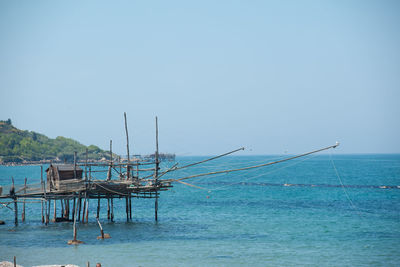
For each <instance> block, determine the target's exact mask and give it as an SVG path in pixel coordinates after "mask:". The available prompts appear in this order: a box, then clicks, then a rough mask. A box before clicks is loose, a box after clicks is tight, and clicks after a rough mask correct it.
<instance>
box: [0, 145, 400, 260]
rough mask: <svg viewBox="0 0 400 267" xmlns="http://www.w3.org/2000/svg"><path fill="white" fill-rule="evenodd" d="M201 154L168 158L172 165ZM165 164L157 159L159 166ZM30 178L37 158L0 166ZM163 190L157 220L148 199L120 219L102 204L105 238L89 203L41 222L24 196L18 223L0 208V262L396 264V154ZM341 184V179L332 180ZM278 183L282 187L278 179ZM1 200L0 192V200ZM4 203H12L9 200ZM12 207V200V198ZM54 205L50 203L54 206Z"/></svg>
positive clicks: (219, 163) (34, 178) (7, 173)
mask: <svg viewBox="0 0 400 267" xmlns="http://www.w3.org/2000/svg"><path fill="white" fill-rule="evenodd" d="M205 158H206V157H178V158H177V162H179V165H184V164H187V163H190V162H195V161H199V160H202V159H205ZM279 158H281V156H230V157H225V158H221V159H217V160H215V161H212V162H207V163H205V164H203V165H201V166H195V167H192V168H187V169H183V170H181V171H177V172H175V173H172V174H170V175H169V176H164V177H163V178H179V177H184V176H187V175H193V174H197V173H202V172H207V171H213V170H223V169H229V168H238V167H244V166H249V165H255V164H258V163H264V162H268V161H270V160H275V159H279ZM173 164H174V163H171V162H168V163H164V165H163V168H168V166H172V165H173ZM11 176H13V177H14V179H15V181H16V183H17V184H23V180H24V178H25V177H28V183H39V182H40V166H19V167H7V166H0V185H2V186H5V185H9V184H10V182H11ZM186 182H189V183H191V184H194V185H196V186H199V187H202V188H203V189H199V188H194V187H189V186H186V185H183V184H174V187H173V188H172V190H170V191H168V192H163V193H162V194H161V198H160V202H159V221H158V222H155V221H154V200H152V199H133V201H132V205H133V220H132V221H131V222H126V216H125V201H124V199H121V200H116V201H115V213H116V215H115V219H116V221H115V222H114V223H112V222H109V221H107V215H106V203H105V202H103V203H102V209H101V212H100V214H101V215H100V220H101V222H102V224H103V228H104V231H105V233H109V234H110V235H111V237H112V238H111V239H108V240H97V239H96V237H97V236H98V235H99V228H98V225H97V223H96V220H95V214H94V213H95V212H96V205H97V201H91V202H90V217H89V223H88V224H78V239H79V240H82V241H84V242H85V243H84V244H82V245H79V246H69V245H67V241H68V240H70V239H72V224H71V223H56V224H55V223H51V224H50V225H48V226H45V225H43V224H42V223H41V217H40V204H38V203H29V204H27V210H26V217H27V220H26V221H25V222H24V223H20V224H19V226H18V227H14V225H13V216H14V215H13V212H12V211H11V210H9V209H8V208H4V206H3V208H0V220H4V221H5V222H6V225H0V261H4V260H8V261H12V259H13V256H16V257H17V263H18V264H21V265H23V266H32V265H40V264H67V263H70V264H76V265H79V266H86V263H87V262H88V261H89V262H90V266H95V263H96V262H101V263H102V266H103V267H104V266H399V264H400V189H399V188H397V187H396V188H379V186H400V155H373V154H369V155H339V154H336V153H333V154H330V153H329V154H319V155H317V156H310V157H308V158H305V159H304V158H301V159H298V160H294V161H289V162H286V163H282V164H277V165H274V166H269V167H264V168H259V169H253V170H248V171H243V172H236V173H228V174H224V175H216V176H209V177H200V178H198V179H193V180H186ZM342 184H343V185H346V187H342V186H341V185H342ZM285 185H286V186H285ZM0 201H2V202H4V200H0ZM11 207H12V205H11ZM19 207H20V208H21V205H20V206H19ZM58 208H60V205H58Z"/></svg>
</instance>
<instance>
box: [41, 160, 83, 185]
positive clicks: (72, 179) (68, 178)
mask: <svg viewBox="0 0 400 267" xmlns="http://www.w3.org/2000/svg"><path fill="white" fill-rule="evenodd" d="M46 173H47V189H49V190H66V189H68V188H71V189H72V188H75V187H76V186H80V185H81V184H82V173H83V170H82V169H81V168H80V167H79V166H76V165H74V164H50V167H49V168H48V169H47V170H46Z"/></svg>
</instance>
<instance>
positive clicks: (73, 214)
mask: <svg viewBox="0 0 400 267" xmlns="http://www.w3.org/2000/svg"><path fill="white" fill-rule="evenodd" d="M75 206H76V197H75V196H74V202H73V204H72V220H73V221H75V213H76V212H75Z"/></svg>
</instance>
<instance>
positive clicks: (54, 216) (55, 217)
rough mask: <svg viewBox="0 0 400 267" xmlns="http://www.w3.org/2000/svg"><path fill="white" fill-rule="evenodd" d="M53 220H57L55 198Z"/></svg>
mask: <svg viewBox="0 0 400 267" xmlns="http://www.w3.org/2000/svg"><path fill="white" fill-rule="evenodd" d="M53 213H54V214H53V222H56V220H57V199H56V198H54V210H53Z"/></svg>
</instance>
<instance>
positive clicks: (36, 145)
mask: <svg viewBox="0 0 400 267" xmlns="http://www.w3.org/2000/svg"><path fill="white" fill-rule="evenodd" d="M86 148H88V158H89V159H92V160H100V159H101V158H103V157H104V158H109V152H107V151H104V150H101V149H100V148H99V147H97V146H94V145H90V146H88V147H86V146H84V145H82V144H80V143H79V142H77V141H75V140H73V139H70V138H65V137H62V136H58V137H57V138H55V139H51V138H48V137H47V136H45V135H43V134H40V133H36V132H30V131H23V130H19V129H17V128H15V127H14V126H13V125H12V123H11V120H10V119H8V120H6V121H0V163H9V162H16V163H22V162H24V161H39V160H59V161H64V160H66V161H72V160H73V157H74V151H76V152H78V159H79V158H80V159H85V157H86Z"/></svg>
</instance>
